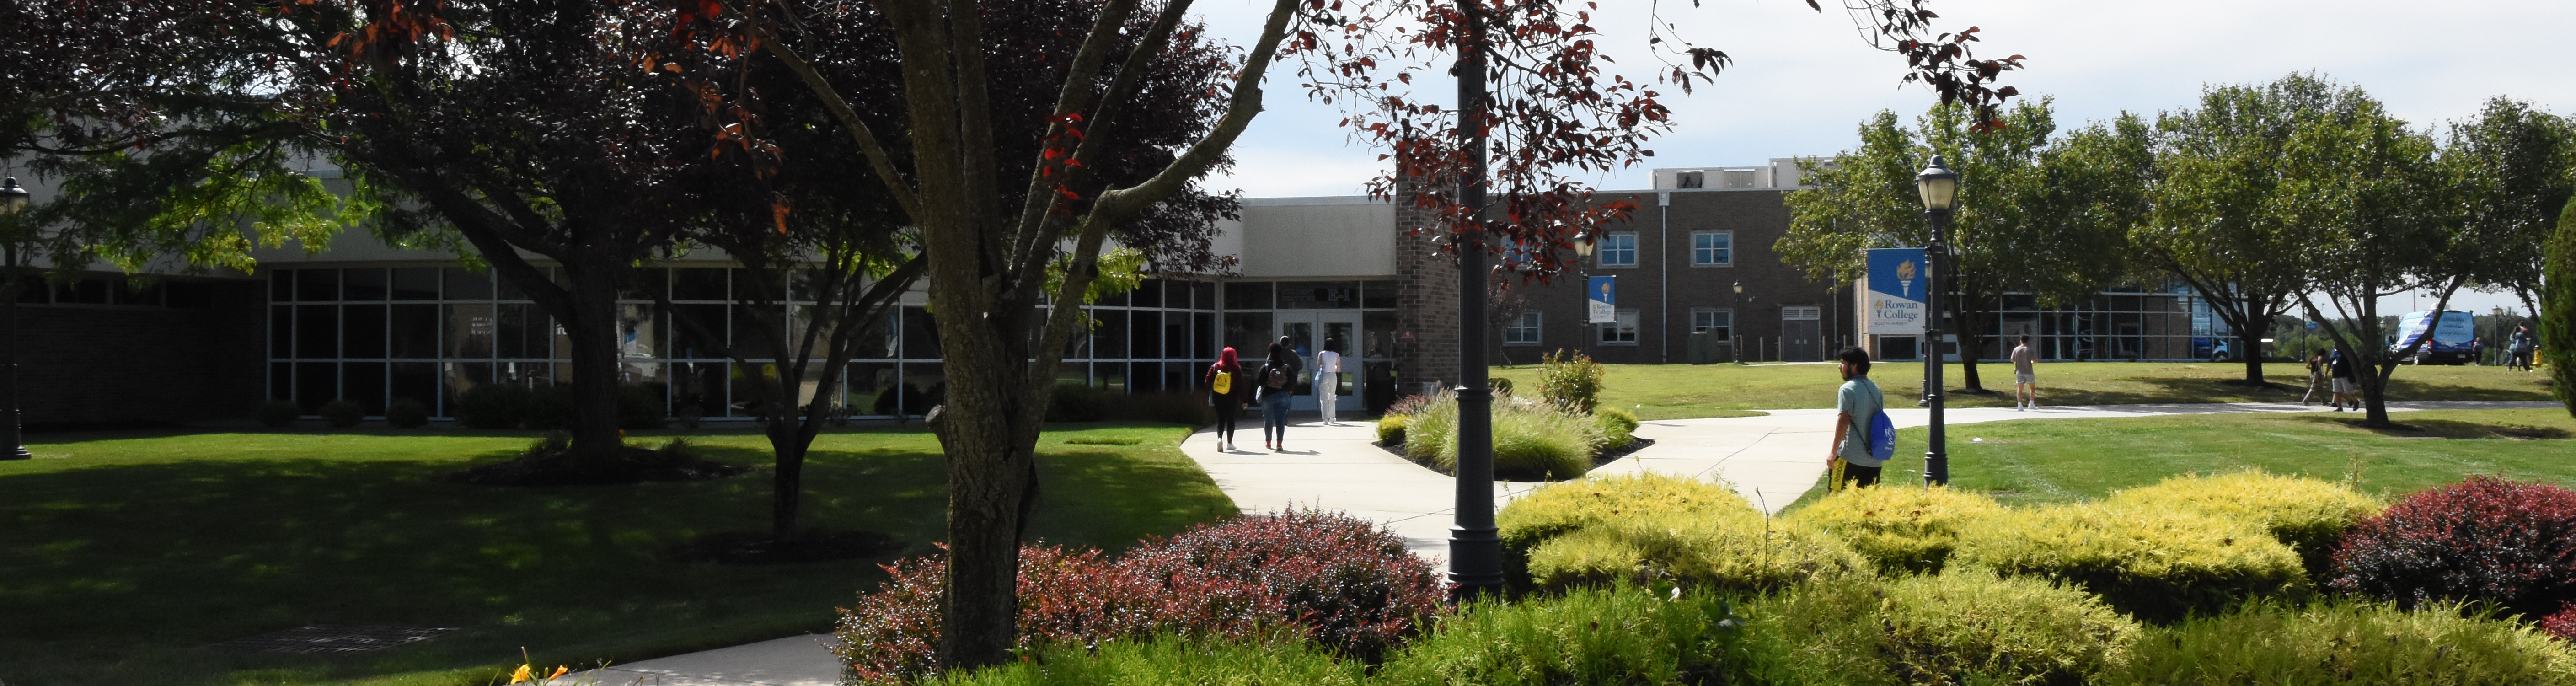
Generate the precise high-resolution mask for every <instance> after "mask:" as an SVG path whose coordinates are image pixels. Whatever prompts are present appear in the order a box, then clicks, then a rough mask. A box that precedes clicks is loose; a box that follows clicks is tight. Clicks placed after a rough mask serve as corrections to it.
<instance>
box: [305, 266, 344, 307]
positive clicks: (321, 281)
mask: <svg viewBox="0 0 2576 686" xmlns="http://www.w3.org/2000/svg"><path fill="white" fill-rule="evenodd" d="M295 271H296V272H297V273H296V275H295V299H296V300H297V301H301V302H313V301H319V302H329V301H333V300H339V299H340V270H337V269H298V270H295Z"/></svg>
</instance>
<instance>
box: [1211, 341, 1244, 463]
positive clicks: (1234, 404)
mask: <svg viewBox="0 0 2576 686" xmlns="http://www.w3.org/2000/svg"><path fill="white" fill-rule="evenodd" d="M1199 385H1201V386H1206V387H1207V389H1208V404H1209V405H1212V406H1215V407H1216V449H1218V450H1233V449H1234V420H1236V419H1239V418H1242V417H1243V398H1244V396H1245V394H1247V393H1250V392H1251V390H1252V382H1251V380H1250V379H1246V378H1244V376H1243V365H1242V364H1241V363H1238V362H1236V361H1235V359H1234V349H1233V348H1226V349H1225V350H1222V351H1218V352H1217V354H1216V364H1211V365H1208V368H1207V373H1205V374H1201V375H1199Z"/></svg>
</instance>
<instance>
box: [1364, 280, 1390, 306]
mask: <svg viewBox="0 0 2576 686" xmlns="http://www.w3.org/2000/svg"><path fill="white" fill-rule="evenodd" d="M1395 293H1396V290H1395V282H1393V281H1366V282H1362V283H1361V284H1360V306H1361V307H1365V308H1369V309H1372V310H1391V309H1395Z"/></svg>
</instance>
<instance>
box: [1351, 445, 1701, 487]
mask: <svg viewBox="0 0 2576 686" xmlns="http://www.w3.org/2000/svg"><path fill="white" fill-rule="evenodd" d="M1654 444H1655V439H1652V438H1631V439H1628V444H1627V445H1624V446H1620V447H1618V448H1615V449H1611V450H1604V451H1601V454H1599V455H1594V456H1592V466H1594V467H1600V466H1601V465H1605V464H1610V463H1611V462H1615V461H1617V460H1618V459H1619V458H1622V457H1627V456H1628V454H1629V453H1633V452H1637V451H1639V450H1644V449H1646V446H1650V445H1654ZM1369 445H1374V446H1377V447H1378V449H1380V450H1385V451H1386V452H1387V453H1389V454H1392V455H1394V456H1396V457H1401V458H1404V459H1405V461H1407V462H1412V463H1414V464H1418V465H1422V466H1423V468H1425V469H1429V470H1431V471H1435V472H1438V471H1440V468H1438V467H1433V466H1431V463H1430V462H1427V461H1424V460H1416V459H1413V456H1412V455H1406V454H1404V444H1402V443H1397V444H1395V445H1387V444H1384V443H1370V444H1369ZM1441 473H1443V474H1448V472H1441ZM1450 476H1457V475H1456V474H1450ZM1578 476H1579V475H1578ZM1495 478H1496V479H1500V480H1503V481H1518V479H1505V478H1503V475H1499V474H1498V475H1495ZM1572 478H1576V477H1568V478H1566V479H1538V480H1539V481H1550V480H1552V481H1566V480H1569V479H1572Z"/></svg>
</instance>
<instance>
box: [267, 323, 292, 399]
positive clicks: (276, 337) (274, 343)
mask: <svg viewBox="0 0 2576 686" xmlns="http://www.w3.org/2000/svg"><path fill="white" fill-rule="evenodd" d="M268 356H269V357H274V358H290V357H294V356H295V306H293V305H277V306H274V307H270V308H268ZM279 397H285V396H279Z"/></svg>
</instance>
